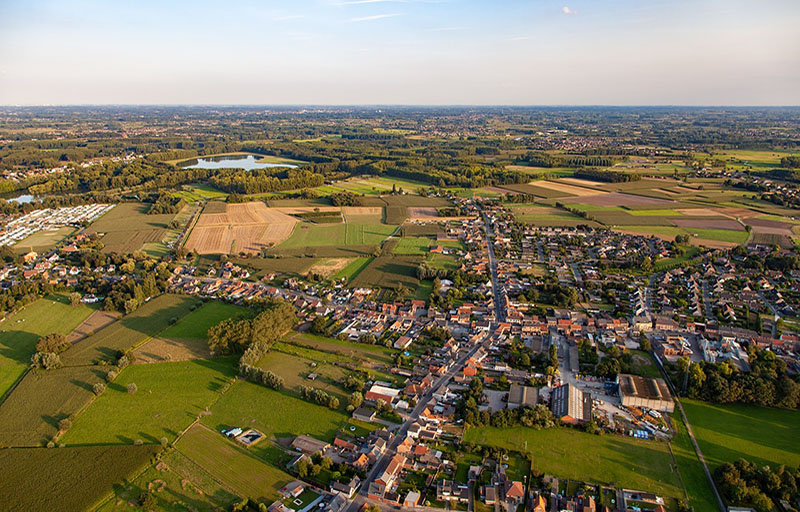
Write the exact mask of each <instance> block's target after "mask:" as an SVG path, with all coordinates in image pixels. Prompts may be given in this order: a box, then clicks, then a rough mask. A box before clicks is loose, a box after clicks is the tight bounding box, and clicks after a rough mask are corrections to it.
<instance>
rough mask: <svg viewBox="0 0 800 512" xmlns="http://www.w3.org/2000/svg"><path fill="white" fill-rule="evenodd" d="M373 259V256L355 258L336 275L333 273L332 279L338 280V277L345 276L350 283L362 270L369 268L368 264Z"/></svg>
mask: <svg viewBox="0 0 800 512" xmlns="http://www.w3.org/2000/svg"><path fill="white" fill-rule="evenodd" d="M371 261H372V258H367V257H362V258H354V259H353V261H351V262H350V263H348V264H347V266H346V267H344V268H343V269H342V270H340V271H339V272H337V273H335V274H334V275H332V276H331V279H333V280H336V279H341V278H343V277H344V278H346V279H347V282H348V283H349V282H350V281H352V280H353V279H354V278H355V277H356V276H357V275H358V274H359V273H360V272H361V271H362V270H364V269H365V268H367V266H368V265H369V264H370V262H371Z"/></svg>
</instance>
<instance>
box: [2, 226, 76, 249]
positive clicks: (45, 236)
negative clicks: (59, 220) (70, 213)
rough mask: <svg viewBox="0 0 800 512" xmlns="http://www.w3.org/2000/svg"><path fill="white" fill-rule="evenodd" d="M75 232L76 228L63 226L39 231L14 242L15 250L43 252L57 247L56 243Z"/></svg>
mask: <svg viewBox="0 0 800 512" xmlns="http://www.w3.org/2000/svg"><path fill="white" fill-rule="evenodd" d="M74 232H75V228H72V227H68V226H67V227H63V228H56V229H48V230H42V231H37V232H36V233H34V234H32V235H30V236H28V237H27V238H25V239H23V240H20V241H19V242H17V243H16V244H14V251H16V252H29V251H36V252H38V253H43V252H47V251H50V250H52V249H55V247H56V245H58V244H59V242H61V241H62V240H64V239H65V238H67V237H68V236H70V235H71V234H72V233H74Z"/></svg>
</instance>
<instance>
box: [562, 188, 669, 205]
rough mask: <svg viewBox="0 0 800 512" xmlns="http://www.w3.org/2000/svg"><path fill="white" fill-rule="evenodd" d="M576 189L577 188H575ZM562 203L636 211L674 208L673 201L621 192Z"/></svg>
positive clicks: (567, 200)
mask: <svg viewBox="0 0 800 512" xmlns="http://www.w3.org/2000/svg"><path fill="white" fill-rule="evenodd" d="M576 188H577V187H576ZM586 190H588V189H586ZM563 202H564V203H573V202H577V203H581V204H591V205H595V206H622V207H625V208H629V209H632V210H633V209H636V210H659V209H670V208H673V207H675V205H676V203H675V201H671V200H667V199H659V198H656V197H647V196H643V195H634V194H625V193H621V192H611V193H607V194H588V195H584V196H582V197H579V198H577V199H565V200H564V201H563Z"/></svg>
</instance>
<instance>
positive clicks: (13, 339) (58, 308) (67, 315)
mask: <svg viewBox="0 0 800 512" xmlns="http://www.w3.org/2000/svg"><path fill="white" fill-rule="evenodd" d="M92 311H94V309H92V308H90V307H87V306H85V305H83V304H82V305H80V306H76V307H72V306H71V305H70V303H69V298H67V296H66V295H62V294H57V295H51V296H49V297H47V298H43V299H39V300H37V301H35V302H32V303H31V304H28V305H27V306H25V309H23V310H22V311H19V312H17V313H15V314H13V315H11V316H10V317H8V318H7V319H6V320H5V321H4V322H3V323H0V397H2V396H3V395H4V394H5V393H6V392H7V391H8V390H9V389H10V388H11V386H12V385H13V384H14V382H16V381H17V379H19V377H20V376H21V375H22V374H23V372H24V371H25V368H27V367H28V365H29V364H30V362H31V356H32V355H33V353H34V352H36V342H37V341H39V337H40V336H44V335H46V334H50V333H54V332H58V333H61V334H68V333H69V332H70V331H72V330H73V329H75V328H76V327H77V326H78V325H80V323H81V322H83V321H84V320H85V319H86V317H88V316H89V315H90V314H91V313H92Z"/></svg>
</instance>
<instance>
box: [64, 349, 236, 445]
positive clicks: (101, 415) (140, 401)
mask: <svg viewBox="0 0 800 512" xmlns="http://www.w3.org/2000/svg"><path fill="white" fill-rule="evenodd" d="M235 375H236V371H235V369H234V367H233V361H232V360H231V359H230V358H226V359H214V360H198V361H182V362H174V363H154V364H141V365H131V366H129V367H128V368H126V369H125V370H123V371H122V372H121V373H120V374H119V376H118V377H117V378H116V380H115V381H114V382H113V383H111V384H109V386H108V389H107V390H106V392H105V393H104V394H103V395H101V396H100V397H98V398H97V400H95V402H94V403H93V404H92V405H91V406H90V407H89V408H88V409H87V410H86V411H85V412H84V413H83V414H81V415H80V416H79V417H78V419H77V420H76V421H75V422H74V425H73V426H72V428H71V429H70V430H69V431H68V432H67V433H66V434H65V435H64V436H63V437H62V439H61V440H62V442H64V443H66V444H71V445H75V444H78V445H80V444H100V443H103V444H118V443H123V444H129V443H133V442H134V441H135V440H136V439H141V440H143V441H144V442H146V443H158V442H160V439H161V438H162V437H166V438H167V439H168V440H170V441H172V440H174V439H175V437H176V436H177V435H178V433H179V432H181V431H182V430H183V429H185V428H186V427H188V426H189V425H190V424H191V423H192V420H193V419H194V418H196V417H197V416H198V415H199V414H200V413H201V412H203V411H204V410H206V408H207V407H209V406H210V405H211V404H212V403H213V402H214V400H216V399H217V398H218V397H219V396H220V392H221V391H222V390H223V389H224V388H225V385H226V384H227V383H228V382H229V381H230V379H231V378H233V377H234V376H235ZM130 383H135V384H136V386H137V387H138V391H137V392H136V393H135V394H133V395H131V394H129V393H128V392H127V389H126V387H127V386H128V384H130Z"/></svg>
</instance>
